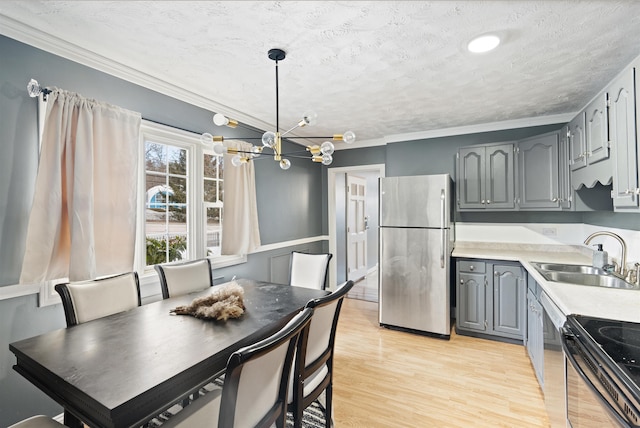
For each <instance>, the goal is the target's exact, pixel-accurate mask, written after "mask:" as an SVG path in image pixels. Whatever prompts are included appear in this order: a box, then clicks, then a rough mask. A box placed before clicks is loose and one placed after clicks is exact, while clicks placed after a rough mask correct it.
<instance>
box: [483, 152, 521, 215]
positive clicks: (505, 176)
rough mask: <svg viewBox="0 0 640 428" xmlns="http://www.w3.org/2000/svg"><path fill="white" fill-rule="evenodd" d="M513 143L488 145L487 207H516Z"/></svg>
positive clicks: (486, 155)
mask: <svg viewBox="0 0 640 428" xmlns="http://www.w3.org/2000/svg"><path fill="white" fill-rule="evenodd" d="M513 149H514V145H513V144H501V145H496V146H487V147H486V154H485V157H486V174H487V175H486V203H487V209H492V208H494V209H496V208H499V209H504V208H514V207H515V192H514V181H515V174H514V172H513V168H514V161H513Z"/></svg>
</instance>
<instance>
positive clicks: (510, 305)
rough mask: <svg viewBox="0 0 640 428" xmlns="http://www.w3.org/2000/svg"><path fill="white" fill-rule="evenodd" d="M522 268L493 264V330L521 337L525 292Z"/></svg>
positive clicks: (522, 334)
mask: <svg viewBox="0 0 640 428" xmlns="http://www.w3.org/2000/svg"><path fill="white" fill-rule="evenodd" d="M525 289H526V286H525V281H524V272H523V269H522V268H520V267H518V266H506V265H505V266H502V265H493V320H492V321H493V326H492V328H493V332H494V333H495V334H497V335H500V336H505V337H511V338H515V339H522V338H523V336H524V328H525V323H526V316H525V313H524V311H525V308H526V294H525Z"/></svg>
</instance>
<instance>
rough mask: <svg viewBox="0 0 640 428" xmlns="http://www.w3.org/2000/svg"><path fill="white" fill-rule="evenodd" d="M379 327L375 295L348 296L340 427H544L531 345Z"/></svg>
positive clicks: (337, 412)
mask: <svg viewBox="0 0 640 428" xmlns="http://www.w3.org/2000/svg"><path fill="white" fill-rule="evenodd" d="M452 333H453V334H452V336H451V340H449V341H446V340H442V339H436V338H431V337H426V336H420V335H416V334H411V333H406V332H400V331H395V330H390V329H386V328H381V327H379V325H378V306H377V303H374V302H366V301H362V300H356V299H345V301H344V304H343V307H342V312H341V315H340V321H339V324H338V331H337V337H336V348H335V357H334V358H335V362H334V407H335V408H334V422H335V424H336V426H337V427H340V428H342V427H465V428H467V427H544V428H547V427H548V426H549V420H548V417H547V414H546V412H545V410H544V402H543V397H542V391H541V390H540V388H539V386H538V383H537V381H536V378H535V374H534V372H533V367H532V366H531V363H530V362H529V359H528V357H527V353H526V349H525V348H524V347H523V346H521V345H513V344H507V343H501V342H495V341H489V340H484V339H476V338H471V337H466V336H458V335H456V334H455V332H452Z"/></svg>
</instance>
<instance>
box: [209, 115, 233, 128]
mask: <svg viewBox="0 0 640 428" xmlns="http://www.w3.org/2000/svg"><path fill="white" fill-rule="evenodd" d="M213 123H215V124H216V125H218V126H225V125H227V124H228V123H229V119H227V117H226V116H225V115H224V114H222V113H216V114H214V115H213Z"/></svg>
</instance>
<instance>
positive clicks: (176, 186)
mask: <svg viewBox="0 0 640 428" xmlns="http://www.w3.org/2000/svg"><path fill="white" fill-rule="evenodd" d="M145 147H146V162H145V165H146V167H147V171H146V174H145V181H146V183H145V190H146V194H145V201H146V203H145V208H146V209H145V234H146V262H147V266H150V265H154V264H158V263H166V262H171V261H175V260H181V259H184V258H186V257H187V256H188V255H187V232H188V225H187V219H188V216H187V205H186V204H187V178H186V177H185V176H184V174H185V173H186V171H187V164H186V162H187V151H186V150H185V149H181V148H178V147H173V146H170V145H166V144H159V143H151V142H147V143H146V145H145ZM170 171H171V172H172V173H173V174H174V175H172V176H170V175H169V172H170ZM177 174H180V175H182V176H180V177H176V176H175V175H177Z"/></svg>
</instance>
